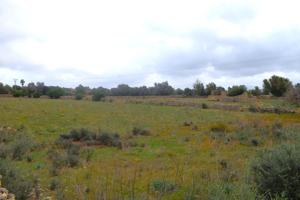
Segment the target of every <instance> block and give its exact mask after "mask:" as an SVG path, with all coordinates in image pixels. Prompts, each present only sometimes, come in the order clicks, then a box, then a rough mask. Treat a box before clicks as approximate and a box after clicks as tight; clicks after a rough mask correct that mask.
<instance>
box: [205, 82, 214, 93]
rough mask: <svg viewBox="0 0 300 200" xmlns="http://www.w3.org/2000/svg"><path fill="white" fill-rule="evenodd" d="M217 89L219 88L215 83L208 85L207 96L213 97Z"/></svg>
mask: <svg viewBox="0 0 300 200" xmlns="http://www.w3.org/2000/svg"><path fill="white" fill-rule="evenodd" d="M216 89H217V86H216V84H215V83H214V82H211V83H209V84H207V85H206V94H207V95H211V94H212V92H213V91H214V90H216Z"/></svg>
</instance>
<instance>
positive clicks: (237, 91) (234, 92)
mask: <svg viewBox="0 0 300 200" xmlns="http://www.w3.org/2000/svg"><path fill="white" fill-rule="evenodd" d="M246 91H247V88H246V86H244V85H234V86H232V87H228V91H227V95H228V96H231V97H233V96H238V95H241V94H243V93H244V92H246Z"/></svg>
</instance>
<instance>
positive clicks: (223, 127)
mask: <svg viewBox="0 0 300 200" xmlns="http://www.w3.org/2000/svg"><path fill="white" fill-rule="evenodd" d="M227 129H228V127H227V126H226V125H225V124H223V123H217V124H214V125H212V126H211V127H210V130H211V131H212V132H222V133H223V132H226V131H227Z"/></svg>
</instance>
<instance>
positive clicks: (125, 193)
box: [0, 97, 300, 200]
mask: <svg viewBox="0 0 300 200" xmlns="http://www.w3.org/2000/svg"><path fill="white" fill-rule="evenodd" d="M249 102H250V103H249ZM203 103H205V104H207V105H208V109H203V108H202V106H201V105H202V104H203ZM250 104H253V105H261V106H277V107H286V108H287V109H294V110H296V113H293V114H290V113H287V114H276V113H256V112H249V111H248V110H247V108H248V106H249V105H250ZM197 105H199V106H197ZM224 105H232V106H237V107H238V109H230V108H231V107H228V106H227V107H226V106H225V107H224ZM223 108H224V109H223ZM0 112H1V115H0V122H1V124H0V126H1V127H5V130H6V129H12V130H13V132H14V131H15V132H21V133H22V134H26V135H28V136H30V138H32V140H33V141H35V143H37V144H38V148H35V150H32V151H30V152H28V153H27V154H28V155H30V158H31V159H30V161H28V159H19V160H12V161H10V162H12V163H13V165H14V166H16V167H17V168H19V169H20V170H22V174H23V175H24V176H25V177H27V178H28V179H33V178H36V179H37V180H38V183H39V186H40V188H41V193H42V194H43V195H44V196H51V197H52V198H53V199H138V200H140V199H178V200H179V199H253V198H254V196H255V188H254V187H253V184H252V183H251V173H250V170H249V169H250V167H249V165H250V163H251V162H252V160H253V159H255V155H256V154H257V152H258V151H260V150H262V149H265V148H273V147H274V146H276V145H278V144H281V143H293V142H295V141H297V138H298V136H297V134H296V133H298V132H299V130H300V126H299V124H300V114H299V110H297V108H296V107H294V106H293V105H290V104H287V103H285V102H284V101H282V100H278V99H277V100H276V99H269V100H268V99H265V100H263V99H261V100H257V99H254V100H253V99H251V100H244V101H243V100H240V99H239V100H234V101H230V100H228V101H227V102H225V101H224V102H220V100H216V99H199V98H179V97H177V98H175V97H172V98H171V97H170V98H164V97H149V98H135V97H130V98H129V97H115V98H111V100H110V101H106V102H92V101H87V100H82V101H76V100H50V99H26V98H1V99H0ZM191 122H192V123H191ZM278 124H279V125H280V126H278ZM134 127H138V128H141V129H147V130H148V132H149V135H133V134H132V130H133V128H134ZM274 127H279V128H278V129H282V130H284V134H285V135H283V136H282V135H278V134H276V133H277V132H275V131H274ZM80 128H86V129H90V130H91V131H95V132H97V131H99V130H102V131H108V132H112V133H118V134H119V135H120V140H121V142H122V147H121V148H116V147H107V146H85V145H81V147H80V164H79V165H77V166H75V167H63V168H61V169H60V170H59V173H58V174H57V175H53V174H51V173H50V168H51V165H52V162H53V159H52V160H51V159H50V158H49V155H48V154H49V151H51V150H53V149H55V148H57V146H56V145H55V143H56V141H57V139H58V138H59V137H60V135H61V134H63V133H65V134H66V133H69V132H70V131H71V130H72V129H80ZM2 129H3V128H2ZM58 151H63V150H62V149H58ZM87 152H89V153H88V154H89V156H90V158H89V159H86V157H87V155H86V154H87ZM54 159H55V158H54ZM54 181H57V182H58V183H59V184H58V185H59V186H58V187H56V188H55V189H53V188H52V189H50V185H51V183H53V182H54ZM3 184H5V182H4V183H3Z"/></svg>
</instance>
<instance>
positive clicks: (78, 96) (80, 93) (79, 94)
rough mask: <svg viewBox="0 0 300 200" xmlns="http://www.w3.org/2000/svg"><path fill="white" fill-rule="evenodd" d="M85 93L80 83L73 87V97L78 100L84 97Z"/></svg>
mask: <svg viewBox="0 0 300 200" xmlns="http://www.w3.org/2000/svg"><path fill="white" fill-rule="evenodd" d="M84 95H85V87H83V86H82V85H78V86H77V87H76V88H75V99H77V100H80V99H82V98H83V97H84Z"/></svg>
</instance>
